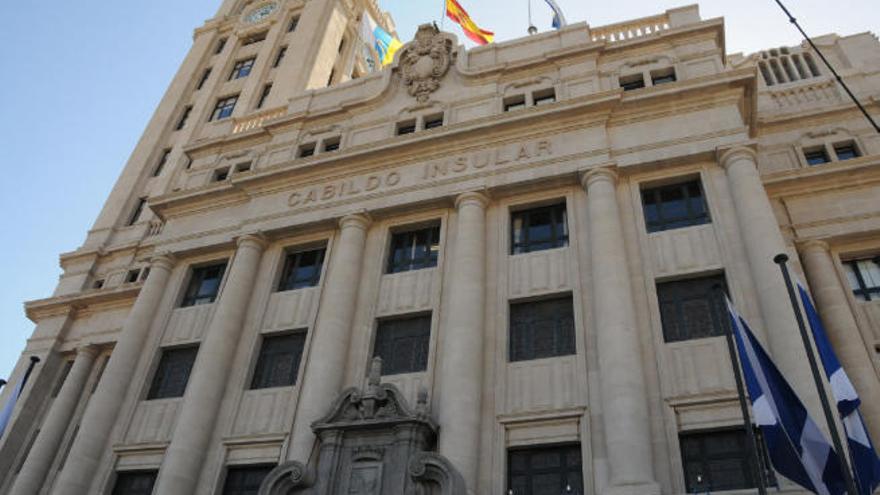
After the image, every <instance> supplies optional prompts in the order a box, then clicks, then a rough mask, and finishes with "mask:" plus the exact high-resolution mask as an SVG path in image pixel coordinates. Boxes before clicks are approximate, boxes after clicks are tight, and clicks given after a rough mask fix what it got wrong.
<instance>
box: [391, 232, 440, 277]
mask: <svg viewBox="0 0 880 495" xmlns="http://www.w3.org/2000/svg"><path fill="white" fill-rule="evenodd" d="M439 252H440V226H439V225H437V226H434V227H428V228H424V229H418V230H410V231H407V232H397V233H395V234H393V235H392V236H391V249H390V252H389V254H388V270H387V272H386V273H400V272H408V271H411V270H421V269H423V268H431V267H435V266H437V255H438V254H439Z"/></svg>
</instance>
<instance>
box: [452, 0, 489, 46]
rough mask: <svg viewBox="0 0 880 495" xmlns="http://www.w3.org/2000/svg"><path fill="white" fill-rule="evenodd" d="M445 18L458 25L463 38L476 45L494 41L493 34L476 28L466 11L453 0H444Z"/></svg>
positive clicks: (478, 27)
mask: <svg viewBox="0 0 880 495" xmlns="http://www.w3.org/2000/svg"><path fill="white" fill-rule="evenodd" d="M446 17H448V18H450V19H452V20H453V21H455V22H456V23H458V25H459V26H461V29H462V30H463V31H464V34H465V36H467V37H468V38H470V39H471V40H473V42H474V43H477V44H478V45H486V44H489V43H491V42H492V41H494V40H495V33H493V32H492V31H486V30H485V29H480V26H477V23H476V22H474V20H473V19H471V16H470V15H469V14H468V13H467V11H466V10H464V9H463V8H462V7H461V5H459V4H458V2H456V1H455V0H446Z"/></svg>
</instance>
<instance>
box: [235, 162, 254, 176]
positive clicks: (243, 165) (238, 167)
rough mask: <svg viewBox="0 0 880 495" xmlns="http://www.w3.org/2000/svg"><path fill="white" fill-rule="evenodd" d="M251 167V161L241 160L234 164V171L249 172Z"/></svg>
mask: <svg viewBox="0 0 880 495" xmlns="http://www.w3.org/2000/svg"><path fill="white" fill-rule="evenodd" d="M252 167H253V162H242V163H239V164H238V165H236V166H235V173H237V174H240V173H242V172H250V171H251V168H252Z"/></svg>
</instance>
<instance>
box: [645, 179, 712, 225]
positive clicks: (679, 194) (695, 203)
mask: <svg viewBox="0 0 880 495" xmlns="http://www.w3.org/2000/svg"><path fill="white" fill-rule="evenodd" d="M642 207H643V210H644V214H645V224H646V226H647V228H648V232H660V231H663V230H671V229H679V228H682V227H690V226H693V225H702V224H705V223H709V222H710V218H709V209H708V208H707V207H706V200H705V198H704V196H703V188H702V185H701V184H700V181H699V180H692V181H688V182H683V183H679V184H672V185H667V186H659V187H650V188H646V189H643V190H642Z"/></svg>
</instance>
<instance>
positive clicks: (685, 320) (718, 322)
mask: <svg viewBox="0 0 880 495" xmlns="http://www.w3.org/2000/svg"><path fill="white" fill-rule="evenodd" d="M719 285H720V286H721V287H722V288H723V287H726V282H725V280H724V276H723V275H714V276H711V277H701V278H692V279H689V280H676V281H674V282H662V283H659V284H657V299H658V301H659V303H660V319H661V321H662V324H663V338H664V339H665V340H666V342H680V341H683V340H692V339H702V338H706V337H717V336H719V335H724V334H725V333H726V332H727V328H728V325H729V322H728V317H727V309H726V304H725V302H724V293H723V291H719V290H716V289H715V287H716V286H719Z"/></svg>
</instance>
